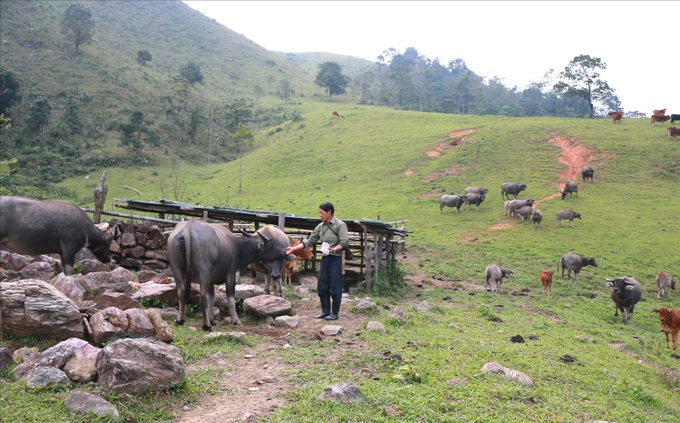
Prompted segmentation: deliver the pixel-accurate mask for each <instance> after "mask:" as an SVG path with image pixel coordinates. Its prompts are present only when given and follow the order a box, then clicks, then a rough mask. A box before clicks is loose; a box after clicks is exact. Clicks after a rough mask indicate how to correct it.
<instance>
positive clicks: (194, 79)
mask: <svg viewBox="0 0 680 423" xmlns="http://www.w3.org/2000/svg"><path fill="white" fill-rule="evenodd" d="M179 76H180V79H181V80H182V82H184V83H186V84H188V85H194V84H196V83H201V82H203V73H201V67H200V66H198V65H197V64H196V63H194V62H189V63H187V64H186V65H184V66H182V67H181V68H179Z"/></svg>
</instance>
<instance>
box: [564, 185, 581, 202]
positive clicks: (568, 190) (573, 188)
mask: <svg viewBox="0 0 680 423" xmlns="http://www.w3.org/2000/svg"><path fill="white" fill-rule="evenodd" d="M574 193H576V196H577V197H578V184H577V183H576V181H569V182H567V183H566V185H564V189H563V190H562V199H563V200H564V197H566V196H567V194H569V198H571V195H572V194H574Z"/></svg>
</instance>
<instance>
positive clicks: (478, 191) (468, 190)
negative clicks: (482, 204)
mask: <svg viewBox="0 0 680 423" xmlns="http://www.w3.org/2000/svg"><path fill="white" fill-rule="evenodd" d="M487 192H489V190H488V189H486V188H480V187H467V188H465V193H466V194H472V193H475V194H484V195H486V193H487Z"/></svg>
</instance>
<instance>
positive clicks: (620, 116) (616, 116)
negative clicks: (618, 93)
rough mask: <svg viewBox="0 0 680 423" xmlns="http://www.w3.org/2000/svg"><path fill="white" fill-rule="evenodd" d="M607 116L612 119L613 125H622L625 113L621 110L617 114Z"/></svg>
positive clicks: (611, 113) (610, 113)
mask: <svg viewBox="0 0 680 423" xmlns="http://www.w3.org/2000/svg"><path fill="white" fill-rule="evenodd" d="M607 114H608V115H609V116H611V117H612V122H613V123H621V119H623V112H622V111H620V110H619V111H616V112H609V113H607Z"/></svg>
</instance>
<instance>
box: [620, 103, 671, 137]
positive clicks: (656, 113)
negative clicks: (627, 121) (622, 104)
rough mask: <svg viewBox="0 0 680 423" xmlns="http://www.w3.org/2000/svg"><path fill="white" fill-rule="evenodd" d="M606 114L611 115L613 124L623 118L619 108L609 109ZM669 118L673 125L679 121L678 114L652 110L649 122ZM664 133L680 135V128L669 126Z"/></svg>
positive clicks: (664, 120)
mask: <svg viewBox="0 0 680 423" xmlns="http://www.w3.org/2000/svg"><path fill="white" fill-rule="evenodd" d="M607 114H608V115H609V116H611V118H612V122H613V123H614V124H617V123H621V120H622V119H623V112H622V111H621V110H617V111H611V112H609V113H607ZM669 120H670V121H671V125H675V122H678V121H680V115H678V114H671V115H667V114H666V109H658V110H653V111H652V119H651V122H650V124H651V125H656V124H657V123H665V122H667V121H669ZM666 133H667V134H668V138H675V137H677V136H678V135H680V128H676V127H675V126H669V127H668V128H667V130H666Z"/></svg>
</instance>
